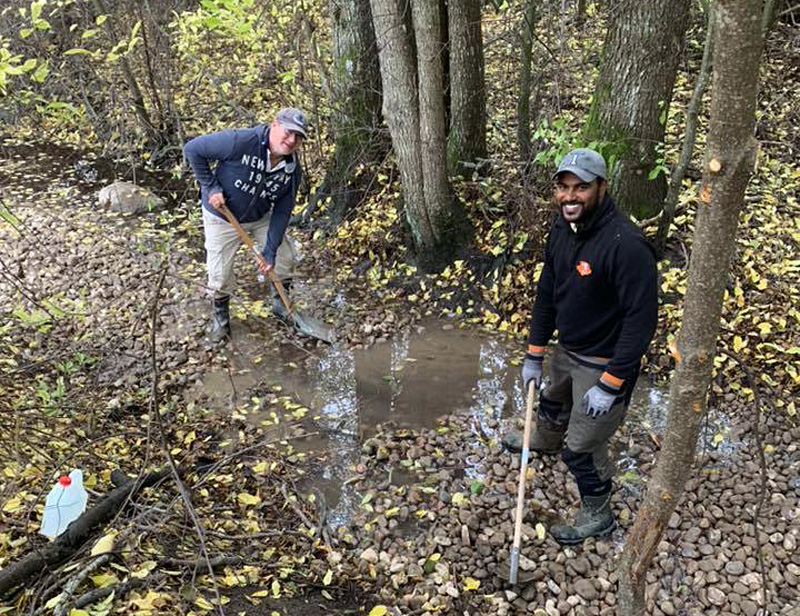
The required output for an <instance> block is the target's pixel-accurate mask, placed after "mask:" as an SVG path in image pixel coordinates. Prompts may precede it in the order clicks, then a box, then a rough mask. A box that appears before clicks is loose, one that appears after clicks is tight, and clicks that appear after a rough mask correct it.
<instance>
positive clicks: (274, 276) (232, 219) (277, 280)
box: [217, 204, 292, 316]
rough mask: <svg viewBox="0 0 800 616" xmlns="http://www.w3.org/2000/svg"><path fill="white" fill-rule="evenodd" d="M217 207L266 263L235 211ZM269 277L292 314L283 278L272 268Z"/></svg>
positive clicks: (241, 238) (264, 262) (241, 237)
mask: <svg viewBox="0 0 800 616" xmlns="http://www.w3.org/2000/svg"><path fill="white" fill-rule="evenodd" d="M217 209H218V210H219V211H220V212H222V215H223V216H225V218H226V219H227V220H228V222H229V223H231V226H232V227H233V228H234V229H235V230H236V233H237V234H238V235H239V239H240V240H242V244H244V245H245V246H247V248H248V250H252V251H253V253H255V255H256V259H258V262H259V263H263V264H264V265H266V264H267V260H266V259H265V258H264V255H262V254H261V253H260V252H258V248H256V245H255V243H253V238H251V237H250V234H248V233H247V231H245V230H244V228H243V227H242V225H241V224H240V223H239V221H238V220H236V217H235V216H234V215H233V212H231V211H230V210H229V209H228V206H227V205H225V204H222V205H220V206H218V207H217ZM267 277H268V278H269V281H270V282H271V283H272V284H273V285H274V286H275V288H276V289H277V291H278V295H279V296H280V298H281V301H282V302H283V305H284V306H285V307H286V312H287V313H288V314H289V315H290V316H291V314H292V304H291V302H290V301H289V297H288V296H287V295H286V289H284V288H283V283H282V282H281V279H280V278H278V275H277V274H276V273H275V271H274V270H272V269H271V270H269V271H268V272H267Z"/></svg>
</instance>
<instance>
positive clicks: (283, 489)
mask: <svg viewBox="0 0 800 616" xmlns="http://www.w3.org/2000/svg"><path fill="white" fill-rule="evenodd" d="M281 494H283V498H284V499H285V500H286V502H287V504H288V505H289V506H290V507H291V508H292V510H293V511H294V512H295V514H296V515H297V517H298V518H300V520H301V521H302V522H303V524H305V525H306V527H307V528H308V530H314V529H315V528H316V525H314V524H312V523H311V520H309V519H308V517H307V516H306V514H305V513H303V512H302V510H301V509H300V507H298V506H297V503H296V502H295V501H293V500H292V499H291V498H289V494H288V493H287V492H286V484H282V485H281ZM295 500H296V499H295Z"/></svg>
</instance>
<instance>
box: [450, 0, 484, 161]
mask: <svg viewBox="0 0 800 616" xmlns="http://www.w3.org/2000/svg"><path fill="white" fill-rule="evenodd" d="M447 9H448V21H449V30H450V32H449V42H450V45H449V49H450V135H449V137H448V142H447V168H448V170H449V171H450V173H453V174H456V173H462V174H464V175H471V174H470V173H469V172H470V170H471V168H474V165H475V164H476V163H477V162H478V159H480V158H484V159H485V158H486V86H485V82H484V62H483V40H482V38H481V3H480V0H449V2H448V4H447ZM464 163H467V164H466V166H465V165H464Z"/></svg>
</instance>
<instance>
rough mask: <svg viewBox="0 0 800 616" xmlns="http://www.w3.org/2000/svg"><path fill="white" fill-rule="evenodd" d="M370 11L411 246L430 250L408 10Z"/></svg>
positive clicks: (385, 1) (376, 7)
mask: <svg viewBox="0 0 800 616" xmlns="http://www.w3.org/2000/svg"><path fill="white" fill-rule="evenodd" d="M370 6H371V8H372V20H373V23H374V25H375V38H376V39H377V41H378V59H379V60H380V67H381V83H382V84H383V116H384V118H385V119H386V124H387V125H388V126H389V133H390V134H391V136H392V146H393V148H394V151H395V155H396V156H397V165H398V167H399V168H400V181H401V183H402V186H403V199H404V201H405V210H406V219H407V220H408V224H409V226H410V227H411V234H412V236H413V240H414V245H415V246H417V247H424V246H433V245H435V243H436V234H435V231H434V229H433V228H432V227H431V224H430V222H429V221H428V218H427V216H426V215H425V208H424V195H423V191H422V185H423V179H422V156H421V152H420V143H419V107H418V104H417V83H416V69H415V67H414V62H413V56H412V49H411V43H410V41H409V36H410V33H409V32H408V31H407V30H406V26H405V17H404V15H405V11H406V9H407V7H408V5H407V4H406V2H405V1H404V0H370Z"/></svg>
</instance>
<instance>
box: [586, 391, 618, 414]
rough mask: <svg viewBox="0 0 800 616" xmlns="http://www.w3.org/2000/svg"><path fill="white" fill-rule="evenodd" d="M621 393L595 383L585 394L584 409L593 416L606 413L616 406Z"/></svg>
mask: <svg viewBox="0 0 800 616" xmlns="http://www.w3.org/2000/svg"><path fill="white" fill-rule="evenodd" d="M619 395H620V392H616V393H613V392H612V390H611V388H610V387H607V386H605V385H601V384H600V383H598V384H597V385H593V386H592V387H591V388H589V391H587V392H586V393H585V394H584V396H583V401H582V402H581V404H582V406H583V411H584V412H585V413H586V414H587V415H589V417H592V418H597V417H600V416H601V415H605V414H606V413H608V411H610V410H611V407H612V406H614V402H616V401H617V398H618V397H619Z"/></svg>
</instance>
